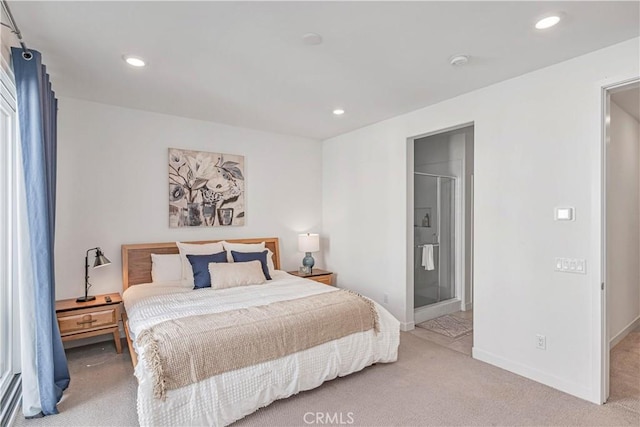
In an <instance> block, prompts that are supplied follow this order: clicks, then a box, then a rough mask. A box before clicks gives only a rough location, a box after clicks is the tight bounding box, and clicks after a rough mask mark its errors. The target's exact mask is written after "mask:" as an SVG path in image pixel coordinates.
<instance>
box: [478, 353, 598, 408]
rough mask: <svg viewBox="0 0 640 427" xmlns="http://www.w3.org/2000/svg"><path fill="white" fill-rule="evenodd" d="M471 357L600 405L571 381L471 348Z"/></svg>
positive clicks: (585, 389)
mask: <svg viewBox="0 0 640 427" xmlns="http://www.w3.org/2000/svg"><path fill="white" fill-rule="evenodd" d="M472 355H473V358H474V359H477V360H480V361H482V362H486V363H488V364H490V365H493V366H497V367H498V368H502V369H505V370H507V371H509V372H513V373H514V374H518V375H521V376H523V377H525V378H529V379H530V380H533V381H536V382H539V383H541V384H544V385H547V386H549V387H553V388H555V389H557V390H560V391H563V392H565V393H568V394H571V395H573V396H576V397H579V398H580V399H584V400H587V401H589V402H593V403H596V404H598V405H599V404H601V403H602V402H599V401H596V400H593V396H594V393H593V391H592V390H590V389H588V388H586V387H584V386H582V385H580V384H576V383H574V382H572V381H567V380H565V379H563V378H559V377H556V376H555V375H550V374H547V373H546V372H542V371H539V370H538V369H535V368H532V367H530V366H526V365H523V364H521V363H517V362H513V361H511V360H507V359H504V358H502V357H500V356H496V355H495V354H492V353H489V352H487V351H484V350H480V349H478V348H477V347H473V349H472Z"/></svg>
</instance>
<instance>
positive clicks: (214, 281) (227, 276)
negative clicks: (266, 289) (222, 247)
mask: <svg viewBox="0 0 640 427" xmlns="http://www.w3.org/2000/svg"><path fill="white" fill-rule="evenodd" d="M209 274H210V276H211V287H212V288H213V289H225V288H235V287H236V286H247V285H261V284H263V283H264V282H266V281H267V280H266V278H265V277H264V273H263V272H262V263H261V262H260V261H257V260H256V261H249V262H233V263H211V264H209Z"/></svg>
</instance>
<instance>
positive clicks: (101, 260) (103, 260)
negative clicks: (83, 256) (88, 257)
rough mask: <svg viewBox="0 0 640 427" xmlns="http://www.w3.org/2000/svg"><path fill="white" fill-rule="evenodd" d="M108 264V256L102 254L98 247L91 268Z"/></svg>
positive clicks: (109, 262)
mask: <svg viewBox="0 0 640 427" xmlns="http://www.w3.org/2000/svg"><path fill="white" fill-rule="evenodd" d="M109 264H111V261H109V258H107V257H106V256H104V254H103V253H102V251H101V250H100V248H97V250H96V260H95V262H94V263H93V268H97V267H102V266H103V265H109Z"/></svg>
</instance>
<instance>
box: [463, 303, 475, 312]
mask: <svg viewBox="0 0 640 427" xmlns="http://www.w3.org/2000/svg"><path fill="white" fill-rule="evenodd" d="M471 310H473V303H472V302H468V303H466V304H465V305H464V311H471Z"/></svg>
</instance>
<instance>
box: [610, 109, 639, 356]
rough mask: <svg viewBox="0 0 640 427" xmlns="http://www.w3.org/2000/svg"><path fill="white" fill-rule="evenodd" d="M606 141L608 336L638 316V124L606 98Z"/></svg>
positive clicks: (619, 335)
mask: <svg viewBox="0 0 640 427" xmlns="http://www.w3.org/2000/svg"><path fill="white" fill-rule="evenodd" d="M610 105H611V109H610V117H611V125H610V130H609V136H610V140H609V143H608V144H607V146H606V148H607V280H606V283H607V287H608V289H607V312H608V321H609V323H608V325H609V338H610V339H611V340H612V342H614V343H616V342H618V341H620V340H621V339H622V338H624V335H625V334H626V333H628V332H630V331H631V330H632V329H633V327H634V322H635V321H636V320H638V317H640V197H639V196H640V124H639V123H638V121H637V120H636V119H635V118H633V117H632V116H631V115H629V113H627V112H626V111H624V110H623V109H622V108H620V107H619V106H618V105H617V104H616V103H615V102H613V101H612V102H611V104H610Z"/></svg>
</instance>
